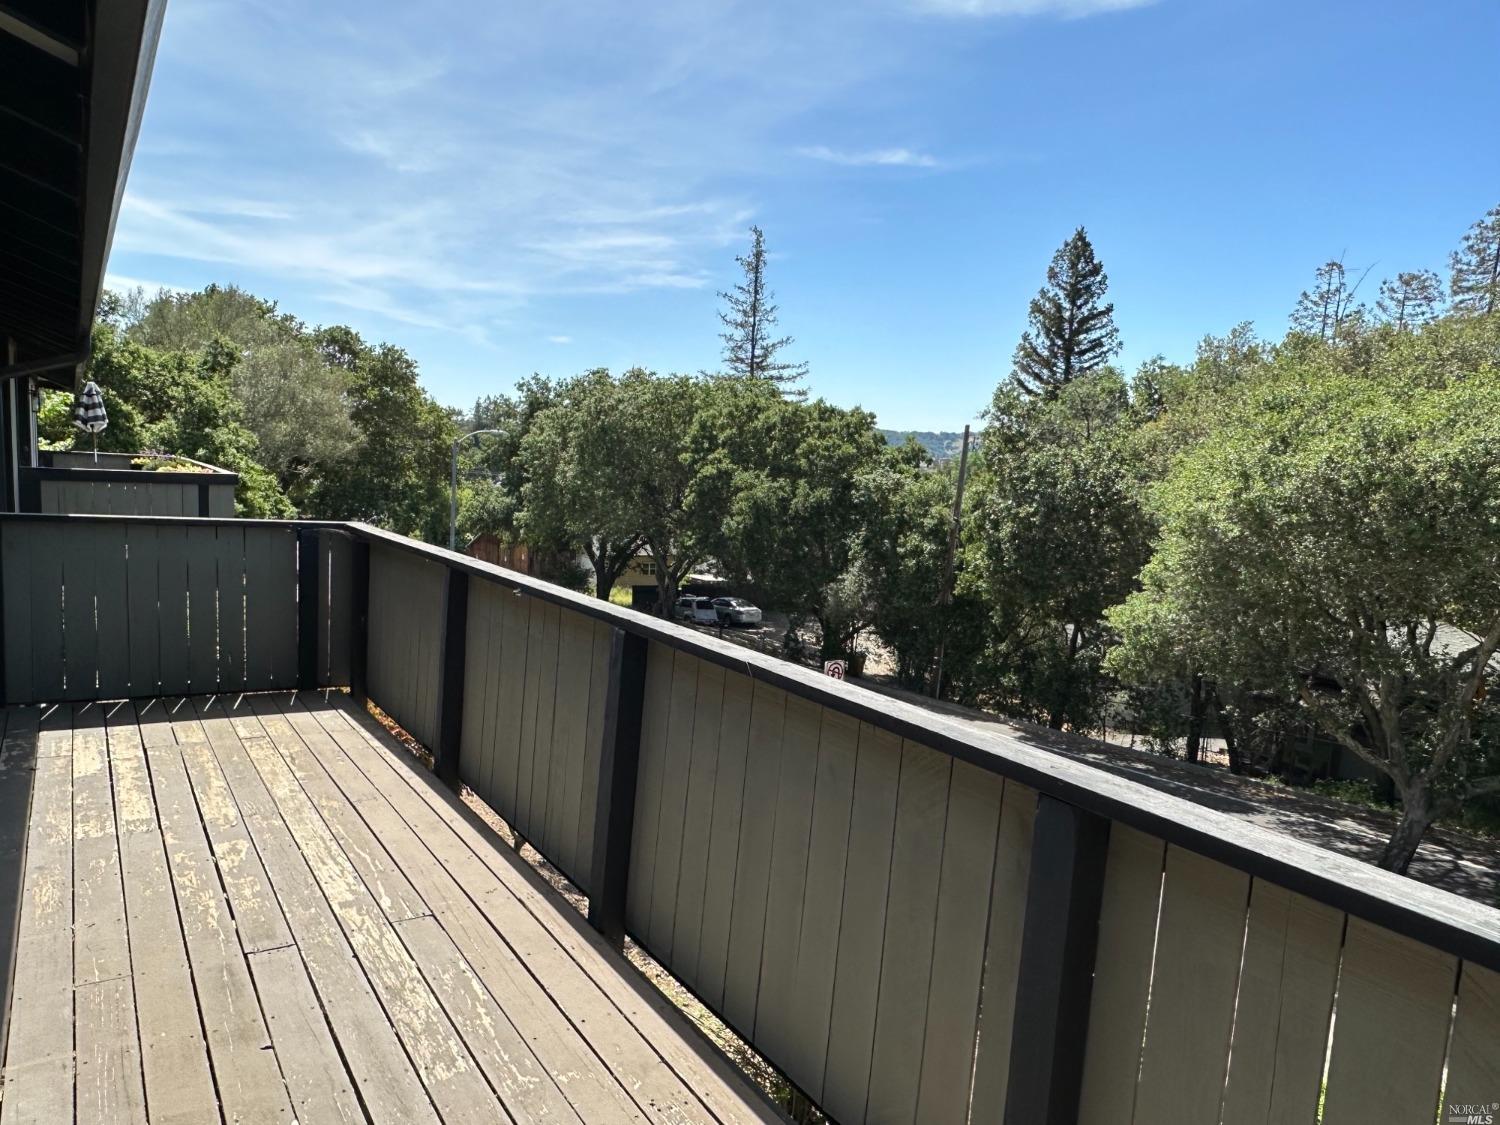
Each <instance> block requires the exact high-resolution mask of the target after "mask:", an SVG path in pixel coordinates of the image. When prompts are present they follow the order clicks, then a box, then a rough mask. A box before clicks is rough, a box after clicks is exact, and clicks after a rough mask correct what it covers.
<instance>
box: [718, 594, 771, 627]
mask: <svg viewBox="0 0 1500 1125" xmlns="http://www.w3.org/2000/svg"><path fill="white" fill-rule="evenodd" d="M714 612H715V613H717V614H718V615H719V622H720V624H723V625H759V624H760V621H761V614H760V607H759V606H755V605H751V604H750V603H749V602H747V601H746V600H745V599H744V598H715V599H714Z"/></svg>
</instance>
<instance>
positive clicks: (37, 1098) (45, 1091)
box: [0, 708, 73, 1125]
mask: <svg viewBox="0 0 1500 1125" xmlns="http://www.w3.org/2000/svg"><path fill="white" fill-rule="evenodd" d="M58 712H59V713H55V714H54V715H53V716H52V717H51V719H50V721H49V720H44V721H43V723H42V726H41V730H40V731H39V732H38V733H37V734H36V735H35V737H36V781H35V788H34V794H33V800H32V805H31V822H30V827H29V832H28V838H27V846H26V877H25V880H24V882H23V885H22V888H21V926H20V932H19V935H18V939H17V943H16V964H17V971H16V974H15V982H16V983H15V990H14V992H13V993H12V994H11V1008H10V1040H9V1044H8V1046H7V1049H6V1055H5V1100H4V1102H0V1122H3V1123H4V1125H23V1123H27V1125H29V1123H32V1122H35V1123H36V1125H46V1123H48V1122H53V1121H66V1120H68V1119H69V1118H71V1117H72V1115H73V997H72V992H73V942H72V935H71V933H70V931H71V929H72V925H73V896H72V895H71V894H69V893H68V889H69V886H70V884H71V883H72V876H73V872H72V866H73V833H72V821H73V812H72V807H71V806H72V789H73V769H72V763H71V762H70V760H69V758H70V755H71V750H70V749H69V742H70V739H71V731H70V730H69V727H68V725H67V722H68V716H67V708H59V709H58ZM33 714H34V712H33ZM33 729H35V728H33Z"/></svg>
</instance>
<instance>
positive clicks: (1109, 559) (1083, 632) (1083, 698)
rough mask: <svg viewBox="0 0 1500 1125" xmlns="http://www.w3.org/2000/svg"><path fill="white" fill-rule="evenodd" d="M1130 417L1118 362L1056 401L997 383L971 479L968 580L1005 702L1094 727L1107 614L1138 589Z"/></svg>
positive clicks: (1140, 559)
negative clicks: (982, 613)
mask: <svg viewBox="0 0 1500 1125" xmlns="http://www.w3.org/2000/svg"><path fill="white" fill-rule="evenodd" d="M1132 428H1133V414H1132V410H1131V403H1130V397H1129V393H1128V390H1127V388H1126V384H1125V381H1124V379H1123V378H1122V377H1121V376H1120V375H1119V373H1118V372H1116V371H1114V370H1113V369H1111V368H1104V369H1101V370H1099V371H1096V372H1094V373H1093V374H1090V375H1087V376H1083V377H1078V378H1075V379H1073V380H1071V381H1069V382H1068V383H1067V384H1065V385H1063V386H1062V387H1060V388H1058V391H1057V393H1056V394H1055V395H1054V396H1052V397H1051V398H1032V397H1028V396H1027V395H1025V394H1024V393H1022V392H1021V391H1020V390H1019V388H1017V387H1015V386H1014V385H1011V384H1002V385H1001V387H1000V388H999V390H997V391H996V392H995V400H994V403H993V405H992V406H991V408H990V413H989V425H988V426H987V428H986V429H985V432H984V443H983V446H982V452H981V457H980V471H979V473H978V474H977V476H976V479H975V482H974V519H973V521H972V523H971V525H970V527H969V529H968V538H969V556H970V557H969V567H968V571H967V573H966V575H965V579H966V586H967V589H968V590H969V591H970V592H972V593H977V594H982V597H983V600H984V602H985V604H987V605H989V606H991V607H992V608H991V615H992V618H993V621H994V626H995V630H996V641H997V643H998V644H1000V645H1001V646H1002V647H1003V649H1004V652H1005V658H1004V660H1003V667H1004V671H1003V673H1002V675H1001V677H1000V682H999V683H998V684H997V685H996V686H997V688H998V689H999V694H998V697H997V700H996V702H997V703H998V704H999V705H1000V706H1002V707H1003V708H1004V709H1006V710H1008V711H1011V712H1012V713H1018V714H1020V715H1023V716H1025V717H1028V718H1037V719H1044V720H1045V721H1047V722H1048V723H1049V724H1050V725H1051V726H1054V727H1061V726H1063V724H1064V723H1065V722H1067V723H1071V725H1073V726H1074V727H1079V728H1090V727H1094V726H1096V725H1097V720H1098V715H1099V711H1100V708H1101V707H1102V705H1103V703H1104V695H1103V691H1102V688H1103V680H1102V678H1101V675H1100V667H1101V664H1102V661H1103V659H1104V654H1105V652H1106V651H1107V649H1108V647H1109V644H1110V642H1111V640H1112V637H1111V634H1110V632H1109V630H1108V629H1107V628H1106V627H1105V626H1104V620H1103V619H1104V611H1105V610H1106V609H1107V608H1108V607H1109V606H1111V605H1113V604H1114V603H1116V602H1118V601H1120V600H1122V599H1123V598H1124V597H1125V596H1126V595H1127V594H1128V593H1129V592H1130V591H1131V590H1132V589H1133V588H1134V585H1135V576H1136V574H1137V573H1138V572H1139V570H1140V568H1141V565H1142V564H1143V563H1144V562H1145V559H1146V556H1147V544H1148V536H1149V524H1148V522H1147V520H1146V517H1145V515H1144V514H1143V512H1142V511H1141V508H1140V505H1139V503H1138V502H1137V499H1136V495H1135V489H1134V487H1133V483H1132V481H1133V473H1132V470H1131V465H1130V460H1129V459H1130V446H1129V440H1128V439H1129V436H1130V434H1131V431H1132Z"/></svg>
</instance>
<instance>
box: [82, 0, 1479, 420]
mask: <svg viewBox="0 0 1500 1125" xmlns="http://www.w3.org/2000/svg"><path fill="white" fill-rule="evenodd" d="M1497 44H1500V4H1496V3H1495V2H1494V0H1437V2H1435V3H1412V2H1409V0H1402V2H1393V0H1385V2H1380V0H1375V2H1365V3H1354V2H1326V3H1325V2H1321V0H1300V2H1281V0H1275V2H1267V0H1155V2H1141V0H853V2H850V0H821V2H817V3H808V2H806V0H801V2H788V0H748V2H739V0H658V2H654V3H646V4H624V3H620V2H618V0H616V2H613V3H611V2H599V0H566V2H563V0H543V2H542V3H538V4H529V5H523V4H505V5H497V4H493V3H486V2H483V0H428V2H426V3H422V4H412V3H409V2H404V0H403V2H397V0H318V3H315V4H313V3H307V2H306V0H254V2H251V0H171V3H170V4H169V6H168V11H167V18H166V25H165V28H164V31H163V35H162V42H161V48H160V53H159V55H158V58H157V63H156V70H155V76H154V79H153V82H152V90H151V97H150V102H149V105H148V109H147V113H146V119H145V123H144V126H143V129H142V132H141V137H140V141H139V144H138V147H137V150H136V155H135V163H134V166H133V169H132V171H131V177H130V182H129V189H128V192H127V196H126V200H125V204H124V206H123V208H122V211H121V215H120V219H119V225H118V229H117V234H116V239H115V246H114V252H113V257H112V259H111V262H110V271H111V280H112V282H113V283H115V284H134V283H140V284H144V285H146V286H147V288H148V289H154V288H155V287H157V286H160V285H166V286H180V287H188V288H196V287H199V286H202V285H204V284H207V283H208V282H210V281H218V282H223V283H227V282H233V283H237V284H239V285H242V286H245V287H247V288H249V289H251V290H253V291H254V292H256V293H259V294H261V295H263V296H266V297H270V298H274V299H276V300H278V301H279V302H280V303H281V305H282V307H283V308H284V309H285V310H287V311H290V312H293V313H296V314H297V315H299V316H300V317H302V318H303V319H304V320H307V321H309V322H312V323H335V322H338V323H347V324H350V325H352V326H354V327H355V328H357V329H358V330H359V331H361V332H362V333H364V334H365V335H366V337H368V338H372V339H383V340H388V341H390V342H392V343H395V344H399V345H401V346H402V347H404V348H406V349H407V350H408V351H409V352H410V353H411V354H412V355H413V356H414V357H415V358H416V359H417V360H418V362H419V363H420V364H421V368H422V371H423V376H424V380H425V382H426V383H427V385H428V386H429V388H430V389H431V390H432V392H433V393H434V395H435V396H436V397H437V398H438V399H439V400H440V401H443V402H445V403H449V404H455V405H459V404H467V403H469V402H470V401H472V400H473V398H474V397H475V396H476V395H478V394H483V393H489V392H494V391H500V390H508V389H509V388H510V387H512V386H513V385H514V383H515V381H516V380H517V379H518V378H520V377H522V376H525V375H527V374H530V373H531V372H533V371H538V372H541V373H543V374H551V375H566V374H570V373H573V372H576V371H580V370H584V369H586V368H588V367H593V366H600V365H603V366H609V367H614V368H623V367H626V366H630V365H632V364H641V365H644V366H648V367H652V368H655V369H657V370H661V371H674V370H675V371H696V370H700V369H704V368H712V367H714V366H715V365H716V364H717V362H718V357H719V349H720V342H719V339H718V336H717V332H718V328H719V325H718V321H717V318H716V316H715V310H716V308H717V306H718V300H717V298H716V296H715V292H716V290H719V289H722V288H725V287H727V286H728V285H729V284H730V283H731V282H732V281H733V280H734V272H735V266H734V262H733V258H734V255H735V254H736V253H738V252H741V251H742V249H743V246H744V243H745V241H746V234H745V231H746V228H747V227H748V226H749V224H751V223H752V222H753V223H758V224H760V225H761V226H762V227H763V228H764V229H765V232H766V240H767V245H768V247H769V249H770V251H771V253H772V255H773V259H772V264H771V282H772V286H773V288H774V289H775V290H776V294H777V297H778V300H779V303H780V305H781V318H782V327H783V329H784V330H785V331H786V332H788V333H790V334H792V335H793V336H795V337H796V338H797V342H796V345H795V346H794V349H793V351H794V358H798V359H805V360H807V361H809V362H810V363H811V365H812V374H811V379H810V385H811V387H812V389H813V391H814V393H816V394H820V395H823V396H825V397H827V398H828V399H830V400H831V401H834V402H837V403H840V404H842V405H854V404H856V403H857V404H860V405H863V406H865V407H867V408H869V409H872V410H874V411H875V412H876V413H877V414H878V415H879V417H880V420H881V424H883V425H888V426H892V427H897V428H915V429H955V428H958V427H960V426H962V424H963V423H964V422H966V421H970V420H973V419H976V418H977V417H978V415H979V413H980V411H981V410H982V409H983V408H984V406H985V404H986V403H987V402H988V399H989V396H990V393H991V391H992V390H993V387H994V385H995V383H996V382H997V380H999V379H1000V378H1001V377H1003V376H1004V375H1005V374H1006V373H1007V371H1008V370H1009V361H1010V355H1011V352H1012V350H1013V349H1014V347H1015V343H1016V340H1017V338H1018V336H1019V333H1020V331H1021V329H1022V328H1023V327H1024V324H1025V316H1026V305H1027V302H1028V300H1029V299H1030V297H1031V296H1032V294H1033V293H1034V292H1035V291H1036V289H1037V287H1038V285H1039V284H1040V283H1041V281H1042V278H1043V273H1044V271H1045V268H1046V264H1047V261H1048V259H1049V257H1050V256H1051V253H1052V251H1053V250H1054V249H1055V247H1056V246H1057V244H1058V243H1060V242H1061V241H1062V240H1063V239H1064V238H1065V237H1066V236H1067V235H1068V234H1069V233H1070V232H1071V231H1072V229H1073V227H1074V226H1076V225H1078V224H1079V223H1082V224H1084V225H1086V226H1087V227H1088V229H1089V232H1090V234H1091V236H1092V237H1093V239H1094V243H1095V246H1096V248H1097V250H1098V252H1099V254H1100V256H1101V258H1102V259H1103V261H1104V264H1105V267H1106V269H1107V270H1108V273H1109V277H1110V282H1111V296H1112V298H1113V299H1114V301H1115V304H1116V318H1117V321H1118V324H1119V327H1120V330H1121V334H1122V337H1123V339H1124V343H1125V350H1124V353H1123V355H1122V357H1121V359H1122V362H1123V363H1125V364H1126V365H1127V366H1128V367H1130V368H1134V366H1135V365H1136V364H1138V363H1139V362H1140V361H1141V360H1143V359H1145V358H1147V357H1149V356H1151V355H1153V354H1155V353H1158V352H1160V353H1163V354H1165V355H1167V356H1168V357H1169V358H1186V357H1188V356H1190V355H1191V353H1192V349H1193V345H1194V343H1195V341H1196V340H1197V339H1198V338H1199V337H1200V336H1202V335H1203V334H1204V333H1205V332H1222V331H1225V330H1227V329H1228V328H1229V327H1231V326H1232V325H1233V324H1234V323H1236V322H1237V321H1240V320H1254V321H1256V322H1257V324H1258V325H1259V326H1260V327H1261V328H1262V329H1263V330H1264V331H1266V332H1267V333H1268V334H1277V335H1279V334H1280V332H1281V331H1282V330H1283V329H1284V327H1285V323H1286V315H1287V313H1288V312H1289V310H1290V308H1291V306H1292V304H1293V303H1294V301H1295V299H1296V296H1297V293H1298V292H1299V290H1301V289H1302V288H1303V286H1304V285H1306V284H1307V282H1308V280H1309V279H1310V277H1311V274H1312V271H1313V269H1314V268H1315V267H1316V266H1317V265H1318V264H1319V263H1320V262H1322V261H1324V260H1326V259H1328V258H1330V257H1338V256H1340V255H1342V256H1344V258H1345V261H1346V262H1347V263H1348V264H1349V265H1350V266H1351V267H1355V268H1357V269H1360V270H1362V269H1363V267H1365V266H1370V265H1373V266H1374V270H1373V272H1372V273H1371V275H1370V280H1369V281H1368V282H1367V283H1366V285H1367V287H1368V288H1369V290H1370V293H1371V297H1373V291H1374V287H1375V285H1376V283H1377V281H1378V279H1379V277H1380V276H1381V275H1383V274H1385V273H1394V272H1395V271H1397V270H1399V269H1411V268H1418V267H1430V268H1434V269H1438V270H1440V271H1444V272H1445V262H1446V256H1447V253H1448V251H1449V250H1450V249H1451V248H1452V247H1453V246H1455V245H1456V244H1457V242H1458V239H1459V237H1460V236H1461V234H1462V233H1463V231H1464V229H1465V228H1466V227H1467V226H1468V225H1469V224H1470V223H1471V222H1473V221H1474V220H1475V219H1476V218H1478V217H1479V216H1480V215H1481V214H1482V213H1483V212H1484V211H1485V210H1486V209H1488V208H1489V207H1491V206H1493V205H1495V204H1496V203H1497V202H1500V145H1497V144H1496V143H1495V137H1496V131H1495V126H1494V92H1493V73H1494V54H1495V48H1496V46H1497Z"/></svg>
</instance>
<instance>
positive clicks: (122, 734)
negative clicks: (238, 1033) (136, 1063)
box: [109, 704, 219, 1125]
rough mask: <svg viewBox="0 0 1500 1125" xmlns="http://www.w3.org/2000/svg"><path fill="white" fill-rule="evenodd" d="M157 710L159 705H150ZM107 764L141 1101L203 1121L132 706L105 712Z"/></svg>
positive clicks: (190, 1016)
mask: <svg viewBox="0 0 1500 1125" xmlns="http://www.w3.org/2000/svg"><path fill="white" fill-rule="evenodd" d="M155 707H156V710H158V711H159V710H160V709H161V706H160V704H156V705H155ZM109 764H110V769H111V771H112V773H113V776H114V782H115V821H116V825H117V830H118V832H119V836H120V865H121V870H122V872H123V873H124V878H125V908H126V909H125V918H126V926H127V927H128V929H129V932H130V960H131V974H132V977H133V978H134V980H135V985H136V989H135V991H136V1008H137V1011H136V1016H137V1019H138V1021H139V1025H140V1036H141V1058H142V1064H143V1069H144V1071H145V1080H146V1104H147V1106H148V1107H149V1109H150V1112H151V1116H152V1119H153V1120H157V1121H181V1122H183V1123H184V1125H185V1123H187V1122H191V1121H209V1120H214V1119H216V1118H217V1116H218V1112H219V1103H218V1096H217V1094H216V1092H215V1090H214V1083H213V1075H212V1073H211V1071H210V1070H209V1063H208V1050H207V1045H206V1044H205V1042H204V1038H203V1026H202V1023H201V1021H200V1019H199V1015H198V1003H197V999H196V998H195V996H194V994H193V980H192V971H191V969H190V967H189V964H188V956H187V948H186V945H185V943H184V941H183V935H182V926H181V923H180V922H179V920H178V917H177V900H176V895H175V894H174V892H173V889H172V876H171V872H170V870H169V869H168V866H167V854H166V845H165V843H164V841H163V839H162V832H161V827H160V824H159V822H158V820H157V810H156V799H155V797H154V795H153V794H152V791H151V777H150V773H149V771H148V768H147V765H146V750H145V746H144V744H143V742H142V737H141V731H140V727H139V726H137V725H136V714H135V711H134V709H133V708H131V707H130V706H128V705H126V706H123V707H120V708H118V709H116V710H114V711H112V712H111V713H110V720H109Z"/></svg>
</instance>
